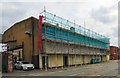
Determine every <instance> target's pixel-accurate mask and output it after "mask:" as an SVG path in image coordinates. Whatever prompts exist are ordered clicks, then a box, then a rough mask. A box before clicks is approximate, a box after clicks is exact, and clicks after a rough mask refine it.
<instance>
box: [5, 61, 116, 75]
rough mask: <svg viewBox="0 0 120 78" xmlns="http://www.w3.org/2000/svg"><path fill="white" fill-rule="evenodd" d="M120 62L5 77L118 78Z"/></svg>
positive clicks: (17, 73)
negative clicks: (68, 77)
mask: <svg viewBox="0 0 120 78" xmlns="http://www.w3.org/2000/svg"><path fill="white" fill-rule="evenodd" d="M117 75H118V61H109V62H105V63H100V64H89V65H82V66H73V67H66V68H59V69H49V70H48V71H44V70H31V71H20V70H15V71H14V72H13V73H4V74H3V76H117Z"/></svg>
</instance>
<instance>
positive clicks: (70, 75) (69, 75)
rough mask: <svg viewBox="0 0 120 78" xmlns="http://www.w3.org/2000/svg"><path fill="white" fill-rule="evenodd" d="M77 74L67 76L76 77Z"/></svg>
mask: <svg viewBox="0 0 120 78" xmlns="http://www.w3.org/2000/svg"><path fill="white" fill-rule="evenodd" d="M76 75H77V74H71V75H69V76H76Z"/></svg>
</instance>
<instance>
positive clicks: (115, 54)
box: [110, 46, 120, 60]
mask: <svg viewBox="0 0 120 78" xmlns="http://www.w3.org/2000/svg"><path fill="white" fill-rule="evenodd" d="M118 58H120V57H119V48H118V47H117V46H110V60H118Z"/></svg>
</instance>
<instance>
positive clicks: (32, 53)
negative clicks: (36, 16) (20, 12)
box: [31, 19, 34, 63]
mask: <svg viewBox="0 0 120 78" xmlns="http://www.w3.org/2000/svg"><path fill="white" fill-rule="evenodd" d="M31 22H32V63H33V61H34V59H33V57H34V21H33V19H32V21H31Z"/></svg>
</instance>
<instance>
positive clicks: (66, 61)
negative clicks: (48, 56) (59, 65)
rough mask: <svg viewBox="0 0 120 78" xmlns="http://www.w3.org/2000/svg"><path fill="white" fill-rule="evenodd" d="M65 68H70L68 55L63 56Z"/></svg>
mask: <svg viewBox="0 0 120 78" xmlns="http://www.w3.org/2000/svg"><path fill="white" fill-rule="evenodd" d="M63 66H64V67H67V66H68V56H67V55H65V56H63Z"/></svg>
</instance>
